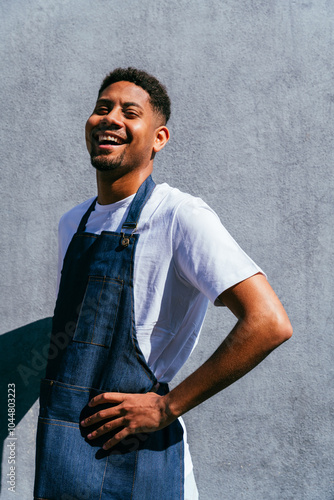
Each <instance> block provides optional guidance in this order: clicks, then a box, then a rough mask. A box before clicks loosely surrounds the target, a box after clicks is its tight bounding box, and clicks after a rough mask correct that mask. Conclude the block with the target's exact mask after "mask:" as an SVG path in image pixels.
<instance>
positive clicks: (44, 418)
mask: <svg viewBox="0 0 334 500" xmlns="http://www.w3.org/2000/svg"><path fill="white" fill-rule="evenodd" d="M40 419H41V420H52V422H65V423H69V424H73V425H79V424H78V423H77V422H72V421H71V420H60V419H59V418H48V417H40ZM46 423H47V422H46ZM54 425H56V424H54Z"/></svg>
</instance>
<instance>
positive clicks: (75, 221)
mask: <svg viewBox="0 0 334 500" xmlns="http://www.w3.org/2000/svg"><path fill="white" fill-rule="evenodd" d="M94 199H95V196H93V197H92V198H89V200H86V201H84V202H82V203H80V204H79V205H76V206H75V207H73V208H71V209H70V210H68V211H67V212H65V213H64V214H63V215H62V217H61V218H60V220H59V232H60V233H61V232H63V231H64V232H75V231H76V230H77V227H78V225H79V223H80V221H81V219H82V217H83V215H84V214H85V212H86V211H87V210H88V208H89V207H90V205H91V203H92V202H93V200H94Z"/></svg>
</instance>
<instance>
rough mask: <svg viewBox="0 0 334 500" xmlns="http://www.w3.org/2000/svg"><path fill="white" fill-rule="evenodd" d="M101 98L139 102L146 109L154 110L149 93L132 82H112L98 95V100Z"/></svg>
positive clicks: (123, 101) (122, 101)
mask: <svg viewBox="0 0 334 500" xmlns="http://www.w3.org/2000/svg"><path fill="white" fill-rule="evenodd" d="M100 99H107V100H110V101H113V102H120V103H122V104H124V103H126V102H131V103H133V104H138V105H139V106H141V107H142V108H144V109H150V110H152V106H151V103H150V96H149V94H148V93H147V92H146V90H144V89H143V88H142V87H139V86H138V85H135V84H134V83H132V82H125V81H121V82H115V83H112V84H111V85H109V86H108V87H107V88H105V89H104V90H103V91H102V92H101V94H100V95H99V97H98V100H100Z"/></svg>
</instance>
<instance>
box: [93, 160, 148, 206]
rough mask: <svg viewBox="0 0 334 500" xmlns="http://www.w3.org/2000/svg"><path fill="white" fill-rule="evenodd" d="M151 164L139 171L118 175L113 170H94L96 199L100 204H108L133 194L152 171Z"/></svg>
mask: <svg viewBox="0 0 334 500" xmlns="http://www.w3.org/2000/svg"><path fill="white" fill-rule="evenodd" d="M152 170H153V164H152V165H150V166H148V167H146V168H145V169H143V170H140V171H139V172H138V171H136V170H134V171H133V172H129V173H127V174H126V175H123V176H121V177H119V176H118V175H117V174H116V175H115V172H112V171H110V172H100V171H98V170H97V172H96V182H97V201H98V203H99V204H100V205H110V204H111V203H116V201H120V200H123V199H124V198H127V197H128V196H131V195H132V194H135V193H136V192H137V191H138V189H139V187H140V186H141V184H142V183H143V182H144V181H145V179H147V177H148V176H149V175H150V174H151V173H152Z"/></svg>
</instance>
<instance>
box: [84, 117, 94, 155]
mask: <svg viewBox="0 0 334 500" xmlns="http://www.w3.org/2000/svg"><path fill="white" fill-rule="evenodd" d="M92 128H93V125H92V123H91V119H90V118H88V120H87V122H86V126H85V138H86V146H87V149H88V152H90V150H91V147H92V143H91V139H90V132H91V130H92Z"/></svg>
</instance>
